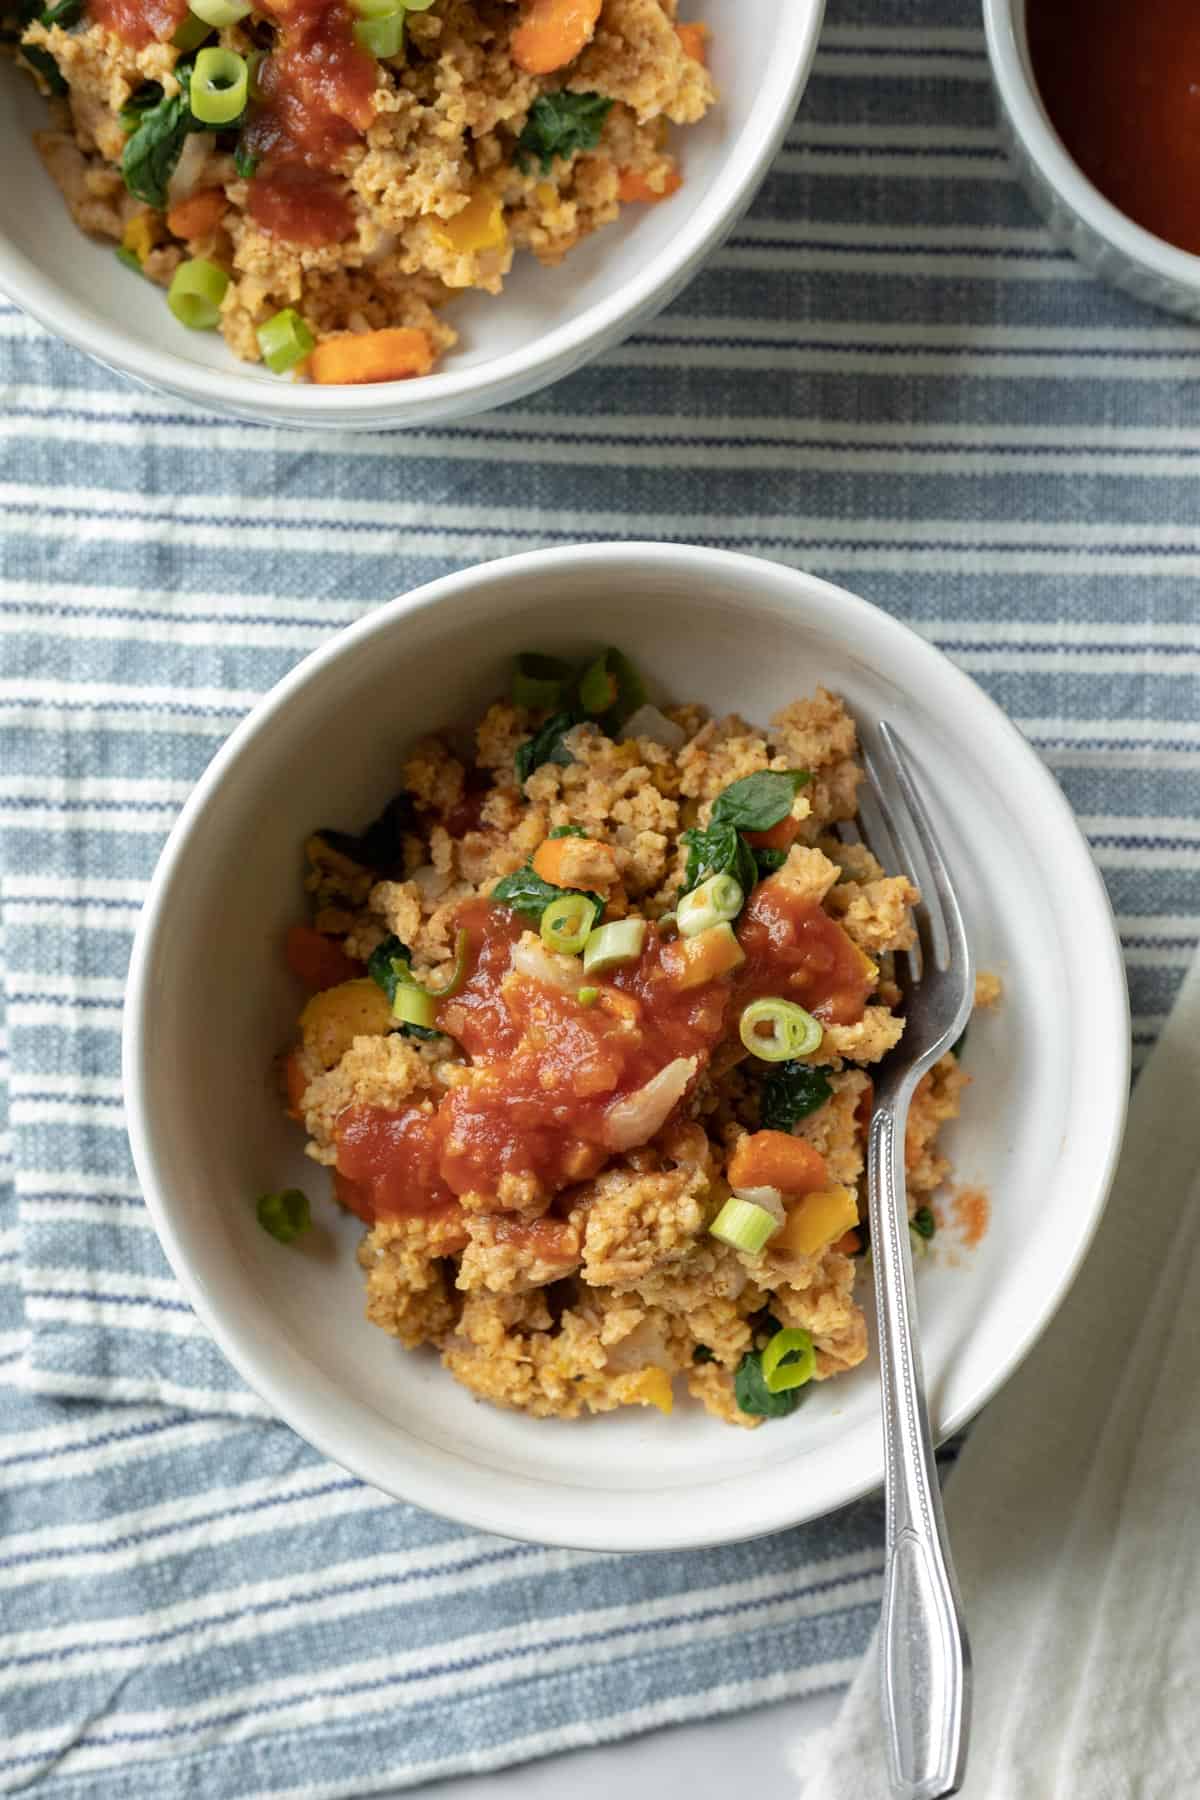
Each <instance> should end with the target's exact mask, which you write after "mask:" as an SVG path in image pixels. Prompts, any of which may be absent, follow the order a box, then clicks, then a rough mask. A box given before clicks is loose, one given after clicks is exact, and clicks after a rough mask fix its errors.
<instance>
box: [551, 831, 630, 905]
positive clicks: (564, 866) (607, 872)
mask: <svg viewBox="0 0 1200 1800" xmlns="http://www.w3.org/2000/svg"><path fill="white" fill-rule="evenodd" d="M585 869H586V872H587V883H586V885H587V887H588V888H589V889H591V890H595V891H597V892H598V891H600V890H602V889H606V888H608V887H609V886H611V884H612V883H613V882H615V881H616V879H617V863H616V858H615V857H614V856H613V853H612V851H611V850H610V849H609V847H608V845H607V844H597V843H591V842H588V843H586V844H585V843H584V842H583V841H582V839H580V838H577V837H560V838H546V840H545V841H544V843H541V844H539V845H538V847H537V849H536V850H535V852H534V855H533V872H534V874H535V875H540V876H541V878H542V880H543V881H548V882H549V883H550V885H551V886H552V887H565V888H569V887H576V888H580V887H583V886H584V880H583V871H584V870H585Z"/></svg>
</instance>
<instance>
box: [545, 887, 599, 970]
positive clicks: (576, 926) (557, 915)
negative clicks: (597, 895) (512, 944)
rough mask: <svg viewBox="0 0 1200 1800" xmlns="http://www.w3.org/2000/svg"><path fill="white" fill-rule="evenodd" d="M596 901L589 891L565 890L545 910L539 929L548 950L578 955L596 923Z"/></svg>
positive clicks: (567, 954)
mask: <svg viewBox="0 0 1200 1800" xmlns="http://www.w3.org/2000/svg"><path fill="white" fill-rule="evenodd" d="M596 916H597V915H596V903H595V901H594V900H589V899H588V897H587V895H586V894H563V895H562V896H561V897H560V898H559V899H557V900H552V901H551V902H550V904H549V906H548V907H547V908H546V910H545V912H544V913H543V914H542V918H541V924H540V925H539V927H538V929H539V931H540V932H541V934H542V942H543V944H545V946H546V948H547V950H561V951H562V952H563V954H564V955H565V956H578V954H579V952H580V951H581V950H582V949H583V948H584V946H585V945H586V943H587V941H588V938H589V936H590V935H591V931H592V927H593V926H594V925H595V923H596Z"/></svg>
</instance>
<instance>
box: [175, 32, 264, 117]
mask: <svg viewBox="0 0 1200 1800" xmlns="http://www.w3.org/2000/svg"><path fill="white" fill-rule="evenodd" d="M249 89H250V71H249V69H248V68H247V67H246V59H245V57H244V56H239V55H238V53H237V51H236V50H222V49H220V48H219V46H218V45H216V44H210V45H209V47H208V49H207V50H201V51H198V52H197V55H196V60H195V62H194V63H193V64H192V79H191V83H190V85H189V88H188V105H189V106H190V107H191V109H192V112H193V114H194V116H195V117H196V118H197V119H199V121H200V123H201V124H202V125H232V124H233V122H234V120H235V119H240V118H241V116H242V114H243V113H244V112H245V110H246V96H247V94H248V92H249Z"/></svg>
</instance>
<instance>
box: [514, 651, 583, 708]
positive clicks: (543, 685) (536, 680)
mask: <svg viewBox="0 0 1200 1800" xmlns="http://www.w3.org/2000/svg"><path fill="white" fill-rule="evenodd" d="M570 679H571V669H570V665H569V664H568V663H565V662H560V661H559V659H558V657H557V656H539V655H538V653H537V651H535V650H527V651H523V652H522V654H521V655H520V656H518V657H517V659H516V662H515V663H514V665H513V677H512V697H513V705H514V706H528V707H530V708H531V709H536V710H538V711H542V712H553V711H554V708H555V707H556V706H557V704H558V702H559V700H561V698H562V695H563V690H564V688H565V687H566V685H567V683H568V682H569V681H570Z"/></svg>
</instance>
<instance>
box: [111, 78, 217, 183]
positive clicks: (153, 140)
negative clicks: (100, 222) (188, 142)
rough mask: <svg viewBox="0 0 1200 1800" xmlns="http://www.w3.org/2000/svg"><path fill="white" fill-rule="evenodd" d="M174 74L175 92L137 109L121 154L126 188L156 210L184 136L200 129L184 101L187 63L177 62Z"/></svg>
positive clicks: (186, 96)
mask: <svg viewBox="0 0 1200 1800" xmlns="http://www.w3.org/2000/svg"><path fill="white" fill-rule="evenodd" d="M175 75H176V79H177V80H178V81H179V83H180V91H179V93H178V94H172V95H171V96H170V98H169V99H168V98H167V97H166V96H164V97H163V98H162V99H160V100H159V101H158V102H157V104H155V105H150V106H146V107H144V108H141V109H139V110H138V112H137V115H136V120H137V122H136V124H135V125H134V126H133V128H132V130H131V132H130V136H129V138H128V139H127V141H126V144H125V152H124V155H123V156H122V157H121V174H122V175H123V176H124V177H125V186H126V187H127V188H128V189H129V192H130V193H131V194H132V195H133V197H134V199H135V200H140V201H141V202H142V203H143V205H145V206H152V207H154V208H155V210H156V211H158V212H165V210H166V206H167V184H168V182H169V181H170V179H171V177H172V175H173V174H174V173H175V166H176V164H177V163H178V161H179V158H180V156H181V155H182V154H183V145H184V140H185V139H186V137H187V135H188V133H189V132H190V131H203V130H204V127H203V126H202V125H201V124H200V123H199V122H198V121H197V120H196V119H194V118H193V117H192V109H191V107H190V106H189V104H188V93H189V87H190V82H191V66H190V64H185V63H177V64H176V65H175ZM139 92H140V90H139ZM128 110H129V108H127V109H126V111H128ZM124 122H125V117H124V114H122V123H124Z"/></svg>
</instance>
